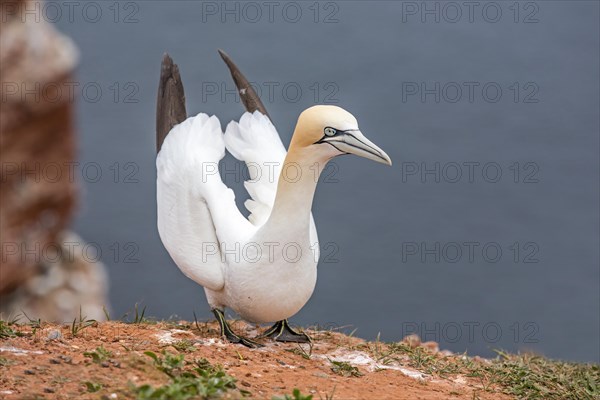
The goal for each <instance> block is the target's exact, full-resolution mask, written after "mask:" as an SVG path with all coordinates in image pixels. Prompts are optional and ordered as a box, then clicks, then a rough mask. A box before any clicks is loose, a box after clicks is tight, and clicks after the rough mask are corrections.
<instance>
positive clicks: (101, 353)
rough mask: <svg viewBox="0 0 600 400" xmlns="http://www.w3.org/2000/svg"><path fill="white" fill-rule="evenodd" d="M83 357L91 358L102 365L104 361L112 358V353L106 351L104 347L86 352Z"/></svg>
mask: <svg viewBox="0 0 600 400" xmlns="http://www.w3.org/2000/svg"><path fill="white" fill-rule="evenodd" d="M83 355H84V356H86V357H89V358H91V359H92V361H93V362H95V363H96V364H100V363H101V362H102V361H106V360H108V359H109V358H111V357H112V353H111V352H110V351H108V350H106V349H105V348H104V346H100V347H96V350H94V351H86V352H84V353H83Z"/></svg>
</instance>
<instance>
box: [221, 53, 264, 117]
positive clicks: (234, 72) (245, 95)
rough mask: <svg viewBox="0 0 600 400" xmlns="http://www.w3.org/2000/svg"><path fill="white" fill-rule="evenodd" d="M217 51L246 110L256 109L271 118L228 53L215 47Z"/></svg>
mask: <svg viewBox="0 0 600 400" xmlns="http://www.w3.org/2000/svg"><path fill="white" fill-rule="evenodd" d="M217 51H218V52H219V55H220V56H221V58H222V59H223V61H224V62H225V64H226V65H227V68H229V72H230V73H231V77H232V78H233V82H234V83H235V86H236V87H237V89H238V92H239V94H240V98H241V100H242V103H243V104H244V107H245V108H246V111H248V112H250V113H253V112H255V111H257V110H258V111H260V112H261V113H262V114H264V115H266V116H267V117H268V118H269V119H271V117H270V116H269V113H268V112H267V109H266V107H265V106H264V104H263V103H262V101H261V100H260V97H259V96H258V94H257V93H256V91H255V90H254V88H253V87H252V85H251V84H250V82H248V79H246V77H245V76H244V74H242V71H240V69H239V67H238V66H237V65H235V63H234V62H233V60H232V59H231V57H229V55H228V54H227V53H226V52H225V51H224V50H222V49H217Z"/></svg>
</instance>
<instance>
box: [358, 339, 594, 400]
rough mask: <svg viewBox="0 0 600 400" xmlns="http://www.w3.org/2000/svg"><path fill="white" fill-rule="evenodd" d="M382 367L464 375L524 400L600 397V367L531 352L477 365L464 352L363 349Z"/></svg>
mask: <svg viewBox="0 0 600 400" xmlns="http://www.w3.org/2000/svg"><path fill="white" fill-rule="evenodd" d="M365 347H366V348H365V350H367V351H368V352H369V353H370V354H371V355H372V356H373V357H374V358H375V360H376V361H377V362H379V363H381V364H384V365H385V364H391V363H399V364H400V365H407V366H409V367H412V368H414V369H416V370H418V371H420V372H424V373H426V374H428V375H433V376H437V377H440V378H448V377H451V376H453V375H454V376H455V375H459V374H460V375H464V376H467V377H470V378H473V379H475V380H476V381H478V382H479V383H480V384H481V387H482V390H483V391H487V392H491V393H494V392H501V393H504V394H508V395H511V396H515V397H516V398H519V399H526V400H565V399H577V400H588V399H589V400H592V399H600V366H599V365H598V364H578V363H569V362H564V361H556V360H550V359H548V358H545V357H541V356H538V355H532V354H507V353H504V352H501V351H498V352H497V354H498V356H497V357H496V358H495V359H492V360H489V361H479V360H477V359H474V358H472V357H468V356H466V355H465V354H456V355H452V356H443V355H440V354H434V353H432V352H431V351H428V350H427V349H425V348H422V347H414V348H413V347H410V346H409V345H407V344H405V343H401V342H400V343H390V344H383V343H380V342H374V343H369V344H367V345H366V346H365Z"/></svg>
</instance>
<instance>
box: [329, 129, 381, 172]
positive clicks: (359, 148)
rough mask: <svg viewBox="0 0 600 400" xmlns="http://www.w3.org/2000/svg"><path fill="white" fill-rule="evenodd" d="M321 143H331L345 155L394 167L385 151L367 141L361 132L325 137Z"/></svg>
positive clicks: (350, 131)
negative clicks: (353, 155) (354, 155)
mask: <svg viewBox="0 0 600 400" xmlns="http://www.w3.org/2000/svg"><path fill="white" fill-rule="evenodd" d="M321 141H322V142H325V143H329V144H330V145H332V146H333V147H335V148H336V149H338V150H339V151H341V152H343V153H347V154H356V155H357V156H360V157H364V158H368V159H370V160H373V161H377V162H380V163H382V164H387V165H392V160H391V159H390V157H389V156H388V155H387V154H386V153H385V151H383V150H381V149H380V148H379V147H378V146H377V145H376V144H375V143H373V142H371V141H370V140H369V139H367V138H366V137H365V135H363V134H362V132H361V131H359V130H349V131H344V132H343V133H342V134H340V135H336V136H331V137H325V138H323V139H322V140H321Z"/></svg>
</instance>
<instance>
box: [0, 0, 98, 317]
mask: <svg viewBox="0 0 600 400" xmlns="http://www.w3.org/2000/svg"><path fill="white" fill-rule="evenodd" d="M33 3H38V2H37V1H36V2H34V1H31V2H30V1H14V0H0V6H1V10H2V18H1V19H0V31H1V35H0V71H1V77H0V80H1V92H0V97H1V98H0V101H1V107H0V156H1V161H0V183H1V185H0V241H1V248H0V251H1V254H0V278H1V279H0V303H1V310H0V311H2V312H3V313H6V312H7V310H8V311H11V310H13V309H14V310H16V311H18V309H16V308H15V307H16V304H14V303H13V302H14V301H16V299H17V298H18V299H20V300H19V301H18V304H19V306H23V304H24V303H23V301H24V299H25V298H24V297H23V296H24V295H26V294H27V293H37V295H38V302H39V303H40V304H42V303H43V301H41V302H40V301H39V299H40V296H41V295H42V293H41V292H40V291H39V290H37V291H36V290H35V289H34V290H33V292H29V291H28V290H29V289H31V288H32V282H34V283H35V282H42V281H43V280H44V279H42V278H40V277H45V276H47V274H48V271H49V270H55V269H56V266H57V265H62V266H63V267H64V271H65V273H66V274H69V273H70V272H69V271H70V268H71V267H72V264H73V263H72V262H71V261H70V260H64V259H62V258H61V257H58V258H55V259H52V260H50V261H49V260H48V257H47V255H46V254H45V252H46V251H49V250H48V249H51V248H53V247H54V248H56V249H60V248H61V246H62V243H63V237H64V236H65V235H66V234H68V233H67V232H68V225H69V222H70V220H71V218H72V216H73V213H74V211H75V205H76V201H77V182H76V179H75V176H74V174H73V162H74V160H75V159H76V133H75V127H74V123H73V112H74V109H75V96H73V95H72V90H68V89H69V88H70V87H72V84H73V81H75V79H74V77H73V70H74V68H75V66H76V64H77V59H78V53H77V50H76V48H75V46H74V44H73V42H72V41H71V40H70V39H69V38H67V37H66V36H64V35H62V34H60V33H59V32H57V31H56V30H55V29H54V27H53V26H52V25H50V24H49V23H47V22H46V21H45V20H44V18H36V16H35V15H32V14H31V13H25V12H24V10H25V7H27V9H28V10H34V9H35V6H34V5H33ZM60 253H61V252H60V251H59V254H60ZM79 261H80V265H79V267H81V266H82V265H83V264H81V263H84V264H85V263H86V262H85V260H79ZM50 264H52V265H50ZM87 264H88V268H89V269H90V271H95V270H102V272H100V274H103V267H102V265H101V264H99V263H87ZM80 269H81V268H80ZM94 273H97V271H96V272H94ZM102 284H103V285H105V283H102ZM104 287H105V286H104ZM23 288H29V289H28V290H24V289H23ZM101 291H105V289H102V290H101ZM50 293H51V292H50V291H49V292H48V293H46V295H49V294H50ZM42 297H43V296H42ZM63 297H64V296H63ZM67 297H68V296H67ZM101 297H103V298H102V300H103V301H104V300H105V299H104V295H103V296H101ZM70 298H71V299H75V298H76V296H75V297H73V296H71V297H70ZM52 303H53V302H52V301H50V302H48V304H52ZM62 303H65V302H64V301H63V302H62ZM63 305H64V304H63ZM67 308H68V307H62V308H61V310H62V311H60V312H50V311H48V310H47V309H48V306H45V307H44V310H45V311H43V312H42V309H39V310H40V312H37V311H36V308H35V307H33V308H29V310H30V312H31V313H32V314H33V315H32V316H38V315H39V316H40V317H42V318H46V317H48V319H49V320H60V319H61V318H59V317H60V315H62V314H64V315H65V318H71V320H72V317H71V316H70V315H67V314H69V313H70V312H71V311H73V310H77V313H78V312H79V305H78V304H75V303H73V304H72V305H71V308H72V310H67ZM55 317H56V318H55Z"/></svg>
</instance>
